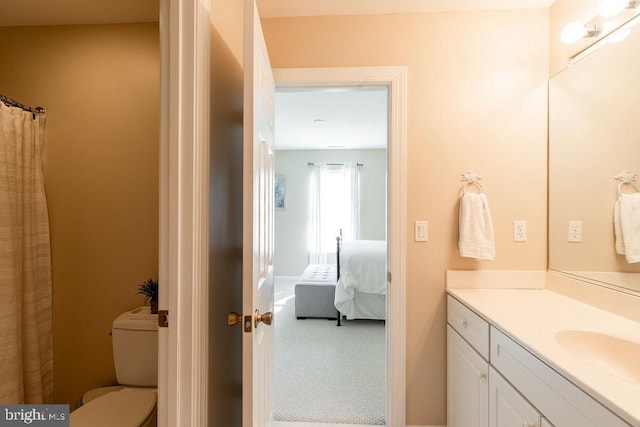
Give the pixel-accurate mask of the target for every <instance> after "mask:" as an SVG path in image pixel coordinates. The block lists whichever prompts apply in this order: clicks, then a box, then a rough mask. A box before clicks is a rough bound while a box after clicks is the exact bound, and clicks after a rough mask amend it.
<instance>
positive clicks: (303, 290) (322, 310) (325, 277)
mask: <svg viewBox="0 0 640 427" xmlns="http://www.w3.org/2000/svg"><path fill="white" fill-rule="evenodd" d="M335 293H336V266H335V265H332V264H311V265H309V266H307V268H305V270H304V272H303V273H302V276H301V277H300V282H298V283H297V284H296V285H295V287H294V294H295V306H296V317H297V318H298V319H304V318H307V317H318V318H321V319H335V318H336V316H337V314H338V311H337V310H336V306H335V305H334V298H335Z"/></svg>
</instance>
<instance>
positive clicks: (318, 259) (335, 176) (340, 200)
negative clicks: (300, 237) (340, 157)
mask: <svg viewBox="0 0 640 427" xmlns="http://www.w3.org/2000/svg"><path fill="white" fill-rule="evenodd" d="M311 187H312V188H311V204H312V206H311V212H312V218H311V239H310V243H311V248H310V253H311V259H310V263H311V264H327V263H335V251H336V237H337V236H338V235H339V234H340V230H342V236H343V238H344V240H353V239H357V238H358V234H359V223H360V182H359V173H358V167H357V166H356V165H316V166H314V167H313V175H312V179H311Z"/></svg>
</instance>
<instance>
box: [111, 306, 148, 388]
mask: <svg viewBox="0 0 640 427" xmlns="http://www.w3.org/2000/svg"><path fill="white" fill-rule="evenodd" d="M111 333H112V340H113V360H114V363H115V367H116V378H117V379H118V384H122V385H128V386H134V387H157V385H158V315H157V314H151V312H150V308H149V307H148V306H145V307H138V308H136V309H134V310H131V311H127V312H125V313H122V314H121V315H119V316H118V317H117V318H116V320H114V321H113V326H112V329H111Z"/></svg>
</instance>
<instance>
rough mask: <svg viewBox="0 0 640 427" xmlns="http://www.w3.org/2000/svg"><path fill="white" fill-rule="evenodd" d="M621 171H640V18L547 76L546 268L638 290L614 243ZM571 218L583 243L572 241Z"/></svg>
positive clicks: (630, 188)
mask: <svg viewBox="0 0 640 427" xmlns="http://www.w3.org/2000/svg"><path fill="white" fill-rule="evenodd" d="M622 171H631V172H633V173H636V174H638V175H639V176H640V25H636V26H635V28H632V29H631V31H630V34H629V35H628V36H627V37H626V38H625V39H623V40H620V41H617V42H609V43H606V44H605V45H603V46H601V47H600V48H598V49H597V50H595V51H594V52H592V53H591V54H589V55H588V56H586V57H584V58H583V59H581V60H580V61H578V62H576V63H575V64H572V65H571V66H569V67H567V68H566V69H564V70H563V71H561V72H560V73H558V74H557V75H555V76H554V77H552V78H551V79H550V81H549V269H550V270H556V271H560V272H563V273H566V274H570V275H573V276H576V277H579V278H581V279H584V280H587V281H590V282H592V283H596V284H603V285H606V286H610V287H615V288H617V289H621V290H624V291H629V292H633V293H640V263H629V262H628V261H627V259H626V257H625V255H620V254H617V253H616V250H615V233H614V205H615V202H616V200H617V198H618V186H619V184H620V181H617V180H615V179H614V176H616V175H618V174H620V173H621V172H622ZM634 184H635V186H634V185H623V186H622V187H621V190H622V191H623V192H625V193H632V192H635V191H637V189H636V188H638V187H640V182H635V183H634ZM570 221H579V222H581V228H582V230H581V234H582V236H581V241H580V242H569V237H570V236H569V234H570V233H569V228H570V227H569V222H570ZM635 239H640V236H636V237H635ZM638 241H640V240H638Z"/></svg>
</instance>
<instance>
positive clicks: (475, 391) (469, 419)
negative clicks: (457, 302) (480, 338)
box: [447, 325, 522, 427]
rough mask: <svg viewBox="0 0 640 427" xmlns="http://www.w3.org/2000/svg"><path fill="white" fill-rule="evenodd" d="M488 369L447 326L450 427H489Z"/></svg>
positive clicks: (448, 412)
mask: <svg viewBox="0 0 640 427" xmlns="http://www.w3.org/2000/svg"><path fill="white" fill-rule="evenodd" d="M488 369H489V365H488V363H487V362H486V361H485V360H484V359H483V358H482V357H481V356H480V355H479V354H478V353H477V352H476V351H475V350H474V349H473V348H471V346H470V345H469V344H467V342H466V341H465V340H464V339H463V338H462V337H461V336H460V335H458V333H457V332H456V331H455V330H454V329H453V328H452V327H451V326H450V325H447V425H448V427H487V426H488V422H489V416H488V409H489V400H488V392H489V386H488V382H487V375H488ZM518 427H522V425H520V426H518Z"/></svg>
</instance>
